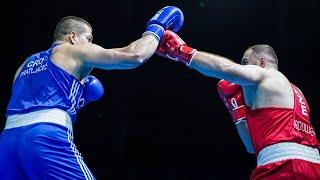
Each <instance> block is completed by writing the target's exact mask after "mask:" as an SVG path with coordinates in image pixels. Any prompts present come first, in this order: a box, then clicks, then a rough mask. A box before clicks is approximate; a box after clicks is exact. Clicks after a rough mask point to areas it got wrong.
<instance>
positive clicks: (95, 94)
mask: <svg viewBox="0 0 320 180" xmlns="http://www.w3.org/2000/svg"><path fill="white" fill-rule="evenodd" d="M83 85H84V90H83V91H84V98H85V100H86V104H87V103H89V102H92V101H96V100H98V99H100V98H101V97H102V96H103V93H104V88H103V85H102V84H101V82H100V81H99V80H98V79H97V78H96V77H94V76H91V75H89V76H87V77H85V78H83Z"/></svg>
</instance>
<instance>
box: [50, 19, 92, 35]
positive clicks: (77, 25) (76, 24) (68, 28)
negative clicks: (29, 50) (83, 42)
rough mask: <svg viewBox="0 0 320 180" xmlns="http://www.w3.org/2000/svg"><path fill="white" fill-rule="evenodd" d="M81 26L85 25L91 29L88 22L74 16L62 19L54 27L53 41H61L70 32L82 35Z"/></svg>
mask: <svg viewBox="0 0 320 180" xmlns="http://www.w3.org/2000/svg"><path fill="white" fill-rule="evenodd" d="M83 24H86V25H87V26H89V27H90V28H91V29H92V27H91V25H90V24H89V23H88V21H86V20H84V19H82V18H79V17H76V16H66V17H63V18H62V19H61V20H60V21H59V22H58V24H57V25H56V28H55V30H54V34H53V41H56V40H61V39H63V38H64V36H65V35H67V34H69V33H70V32H72V31H73V32H75V33H77V34H81V33H83V32H84V31H85V28H84V26H83Z"/></svg>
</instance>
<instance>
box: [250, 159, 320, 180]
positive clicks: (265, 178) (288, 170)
mask: <svg viewBox="0 0 320 180" xmlns="http://www.w3.org/2000/svg"><path fill="white" fill-rule="evenodd" d="M250 179H251V180H288V179H294V180H316V179H317V180H319V179H320V164H317V163H312V162H308V161H304V160H300V159H290V160H285V161H279V162H276V163H270V164H266V165H263V166H258V167H256V168H255V169H254V171H253V172H252V174H251V177H250Z"/></svg>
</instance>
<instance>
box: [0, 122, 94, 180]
mask: <svg viewBox="0 0 320 180" xmlns="http://www.w3.org/2000/svg"><path fill="white" fill-rule="evenodd" d="M72 139H73V137H72V131H70V130H68V129H67V128H65V127H63V126H60V125H55V124H51V123H36V124H33V125H28V126H24V127H19V128H12V129H5V130H4V131H3V132H2V134H1V139H0V167H1V168H0V179H1V180H15V179H17V180H22V179H35V180H37V179H39V180H40V179H61V180H62V179H63V180H68V179H70V180H71V179H72V180H74V179H94V177H93V175H92V174H91V172H90V171H89V169H88V168H87V166H86V165H85V163H84V162H83V160H82V157H81V154H80V153H79V152H78V150H77V149H76V146H75V145H74V143H73V140H72Z"/></svg>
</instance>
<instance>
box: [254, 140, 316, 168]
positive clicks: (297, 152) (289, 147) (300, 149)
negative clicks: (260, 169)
mask: <svg viewBox="0 0 320 180" xmlns="http://www.w3.org/2000/svg"><path fill="white" fill-rule="evenodd" d="M288 159H301V160H305V161H309V162H313V163H319V164H320V155H319V150H318V149H317V148H312V147H308V146H305V145H302V144H298V143H292V142H284V143H277V144H273V145H270V146H267V147H265V148H263V149H262V150H261V151H260V152H259V154H258V157H257V164H258V166H262V165H265V164H269V163H274V162H278V161H283V160H288Z"/></svg>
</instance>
